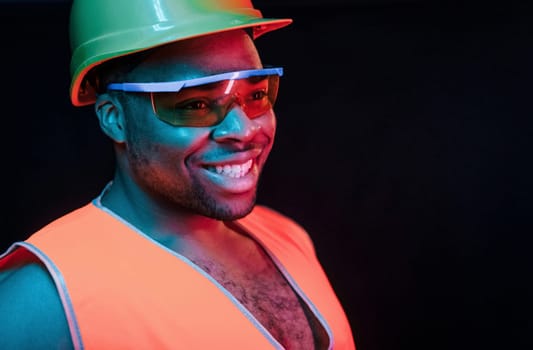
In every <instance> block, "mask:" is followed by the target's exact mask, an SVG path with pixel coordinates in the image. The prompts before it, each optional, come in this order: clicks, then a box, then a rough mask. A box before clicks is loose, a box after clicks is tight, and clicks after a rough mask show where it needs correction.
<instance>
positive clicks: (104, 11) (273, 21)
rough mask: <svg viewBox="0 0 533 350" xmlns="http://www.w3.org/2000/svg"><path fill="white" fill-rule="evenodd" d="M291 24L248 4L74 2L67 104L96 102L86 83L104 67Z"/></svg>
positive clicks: (238, 0) (235, 0)
mask: <svg viewBox="0 0 533 350" xmlns="http://www.w3.org/2000/svg"><path fill="white" fill-rule="evenodd" d="M291 22H292V20H291V19H288V18H284V19H277V18H263V16H262V14H261V12H260V11H259V10H257V9H255V8H254V7H253V5H252V2H251V1H250V0H74V1H73V4H72V8H71V12H70V45H71V49H72V56H71V62H70V72H71V77H72V80H71V84H70V98H71V101H72V104H73V105H74V106H84V105H89V104H92V103H94V102H95V98H96V93H95V91H94V89H93V88H92V86H91V85H90V84H89V83H88V82H87V80H86V79H85V78H86V76H87V73H88V72H89V71H90V70H91V69H92V68H94V67H96V66H97V65H99V64H101V63H102V62H104V61H107V60H110V59H113V58H116V57H119V56H124V55H127V54H131V53H134V52H139V51H142V50H146V49H150V48H153V47H156V46H159V45H164V44H167V43H170V42H174V41H178V40H183V39H188V38H192V37H196V36H200V35H206V34H213V33H217V32H222V31H227V30H232V29H239V28H250V29H251V30H252V33H253V37H254V39H255V38H257V37H258V36H260V35H262V34H264V33H266V32H269V31H272V30H275V29H278V28H281V27H284V26H286V25H288V24H290V23H291Z"/></svg>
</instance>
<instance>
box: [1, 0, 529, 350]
mask: <svg viewBox="0 0 533 350" xmlns="http://www.w3.org/2000/svg"><path fill="white" fill-rule="evenodd" d="M110 1H112V0H110ZM524 3H527V2H523V3H522V2H518V1H517V2H509V1H507V2H505V1H501V2H500V3H495V4H492V3H490V2H487V1H484V2H479V3H476V2H443V1H430V0H426V1H402V0H397V1H386V0H381V1H371V0H367V1H326V0H322V1H320V0H315V1H303V0H301V1H281V0H279V1H272V0H264V1H256V2H255V4H256V5H257V6H258V7H260V8H261V9H262V10H263V14H264V15H265V16H273V17H291V18H293V19H294V23H293V25H291V26H290V27H287V28H285V29H283V30H280V31H277V32H273V33H269V34H267V35H265V36H264V37H262V38H260V39H258V41H257V44H258V45H259V47H260V48H261V49H262V50H263V58H264V61H265V62H267V63H272V64H276V65H282V66H284V67H285V76H284V77H283V81H282V86H281V92H280V98H279V102H278V105H277V114H278V120H279V122H278V123H279V131H278V138H277V141H276V142H277V144H276V146H275V149H274V151H273V153H272V156H271V159H270V163H268V165H267V168H266V170H265V174H264V177H263V181H262V183H261V188H260V197H259V198H260V202H261V203H263V204H267V205H269V206H272V207H274V208H276V209H278V210H280V211H281V212H284V213H286V214H288V215H290V216H292V217H294V218H295V219H296V220H297V221H299V222H300V223H301V224H302V225H303V226H304V227H305V228H306V229H308V231H309V233H310V234H311V236H312V238H313V239H314V242H315V244H316V249H317V254H318V255H319V258H320V259H321V261H322V263H323V265H324V268H325V270H326V272H327V273H328V275H329V276H330V279H331V283H332V284H333V286H334V288H335V289H336V291H337V293H338V296H339V298H340V300H341V302H342V303H343V305H344V306H345V309H346V313H347V315H348V318H349V320H350V322H351V324H352V327H353V330H354V334H355V338H356V343H357V346H358V348H359V349H360V350H378V349H379V350H382V349H415V348H416V349H488V348H490V349H496V348H498V349H526V348H527V349H531V348H533V347H532V346H533V340H532V336H533V333H532V332H533V325H532V320H533V318H532V317H531V313H532V311H533V308H532V303H531V300H530V299H531V296H532V287H533V284H532V282H531V274H532V267H533V263H532V262H533V261H532V260H533V259H532V258H531V253H530V250H531V245H532V243H533V239H532V238H531V233H532V232H533V230H531V225H530V221H531V215H530V211H531V208H532V205H531V204H530V201H531V200H530V195H531V192H532V191H531V186H530V181H531V178H532V177H531V175H532V171H531V170H532V169H531V156H530V153H531V149H532V148H531V143H532V142H531V138H532V126H533V125H532V122H531V119H530V117H531V110H532V106H531V105H532V98H531V91H532V88H531V87H532V78H533V74H532V73H533V72H532V68H531V63H532V59H533V46H532V42H531V35H532V34H533V28H532V26H533V25H532V24H531V19H532V16H531V15H532V13H533V12H532V11H531V10H530V8H528V7H527V5H524ZM69 6H70V4H69V1H44V0H43V1H33V2H31V1H0V29H1V32H2V44H1V45H2V46H1V62H2V68H1V71H2V73H1V77H2V79H1V84H2V91H3V92H2V95H1V96H2V97H1V100H0V101H1V103H2V108H1V113H2V115H1V118H2V121H3V123H2V130H3V132H2V138H1V140H2V143H1V146H2V150H3V162H2V163H3V165H2V169H3V170H2V174H3V179H4V181H3V186H4V191H3V193H4V198H3V211H2V216H1V223H2V227H3V233H2V235H1V242H0V250H4V249H5V248H7V247H8V246H9V244H10V243H11V242H12V241H14V240H21V239H24V238H26V237H27V236H28V234H30V233H32V232H33V231H34V230H36V229H38V228H39V227H41V226H42V225H44V224H46V223H47V222H49V221H50V220H52V219H53V218H55V217H57V216H59V215H62V214H64V213H66V212H67V211H69V210H71V209H73V208H75V207H78V206H81V205H83V204H85V203H86V202H88V201H89V200H91V199H92V198H94V197H95V196H97V195H98V194H99V192H100V190H101V189H102V187H103V186H104V185H105V183H106V182H107V181H108V180H109V179H110V178H111V175H112V172H113V158H112V150H111V144H110V143H109V142H108V140H107V139H106V138H105V137H104V136H103V135H102V134H101V133H100V130H99V129H98V126H97V123H96V119H95V117H94V116H93V112H92V107H83V108H74V107H72V106H71V105H70V101H69V97H68V86H69V72H68V61H69V47H68V37H67V20H68V10H69ZM95 254H97V252H95Z"/></svg>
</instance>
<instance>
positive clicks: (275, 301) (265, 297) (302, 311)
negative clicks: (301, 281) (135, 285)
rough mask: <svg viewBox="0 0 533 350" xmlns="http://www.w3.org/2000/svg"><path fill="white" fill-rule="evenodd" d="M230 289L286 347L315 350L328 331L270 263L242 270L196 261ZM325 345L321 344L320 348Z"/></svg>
mask: <svg viewBox="0 0 533 350" xmlns="http://www.w3.org/2000/svg"><path fill="white" fill-rule="evenodd" d="M194 262H195V263H196V264H197V265H198V266H199V267H201V268H202V269H203V270H204V271H206V272H207V273H208V274H209V275H211V276H212V277H213V278H214V279H215V280H216V281H217V282H218V283H220V284H221V285H222V286H223V287H224V288H225V289H226V290H227V291H229V292H230V293H231V294H232V295H233V296H234V297H235V298H236V299H237V300H238V301H239V302H240V303H241V304H242V305H243V306H244V307H245V308H246V309H247V310H248V311H249V312H250V313H251V314H252V315H253V316H254V317H255V318H256V319H257V320H258V321H259V322H260V323H261V324H262V325H263V327H265V328H266V329H267V330H268V331H269V333H270V334H271V335H272V336H273V337H274V338H275V339H276V340H277V341H278V342H280V343H281V344H282V345H283V346H284V347H285V348H286V349H305V350H309V349H315V347H316V345H315V338H317V339H316V344H320V343H325V337H326V336H325V331H324V330H323V328H322V326H321V325H320V324H319V322H318V321H317V320H316V318H315V316H314V315H313V314H312V313H311V312H310V311H309V310H308V308H307V306H306V305H305V304H304V303H303V302H302V301H301V299H300V298H299V296H298V295H297V294H296V293H295V292H294V290H293V289H292V287H291V286H290V285H289V283H288V282H287V280H286V279H285V278H284V277H283V276H282V274H281V273H280V272H279V270H278V269H277V268H276V266H275V265H274V264H273V263H272V262H271V261H270V260H269V259H268V260H267V261H266V262H265V261H262V262H261V267H260V268H258V265H259V264H254V265H251V266H249V267H250V268H247V266H242V268H240V269H235V268H229V267H227V266H223V265H221V264H220V263H218V262H214V261H210V260H209V259H199V260H198V259H197V260H196V261H194ZM317 348H321V347H317Z"/></svg>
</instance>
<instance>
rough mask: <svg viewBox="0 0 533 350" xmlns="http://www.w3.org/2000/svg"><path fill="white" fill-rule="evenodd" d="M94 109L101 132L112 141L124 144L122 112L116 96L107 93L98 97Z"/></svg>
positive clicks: (124, 130) (124, 131)
mask: <svg viewBox="0 0 533 350" xmlns="http://www.w3.org/2000/svg"><path fill="white" fill-rule="evenodd" d="M94 109H95V112H96V116H97V117H98V120H99V122H100V128H101V129H102V131H103V132H104V133H105V134H106V135H107V136H109V137H110V138H111V139H112V140H113V141H115V142H118V143H122V142H124V140H125V139H126V134H125V133H126V129H125V120H124V110H123V109H122V105H121V104H120V102H119V101H118V99H117V98H116V96H112V95H111V94H109V93H103V94H101V95H98V96H97V98H96V103H95V105H94Z"/></svg>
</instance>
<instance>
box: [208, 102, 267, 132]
mask: <svg viewBox="0 0 533 350" xmlns="http://www.w3.org/2000/svg"><path fill="white" fill-rule="evenodd" d="M260 129H261V126H260V125H259V123H257V122H256V121H255V120H253V119H250V118H248V116H247V115H246V113H245V112H244V110H243V108H242V106H241V105H240V104H239V103H233V104H232V105H231V107H230V108H229V110H228V112H227V114H226V116H225V117H224V119H223V120H222V121H221V122H220V123H219V124H218V125H217V126H216V127H215V130H214V132H213V138H214V139H216V140H218V141H224V140H237V141H248V140H250V139H252V138H253V137H254V135H255V134H256V133H257V132H258V131H259V130H260Z"/></svg>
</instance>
